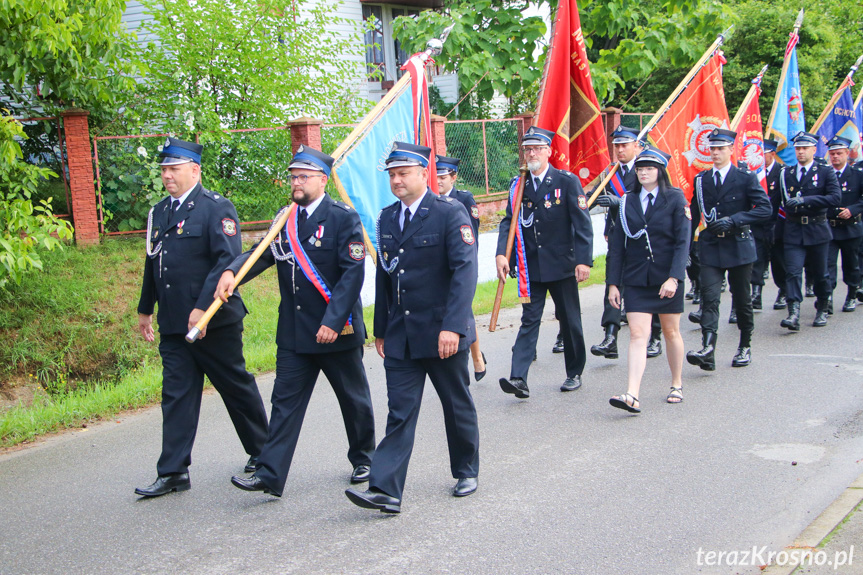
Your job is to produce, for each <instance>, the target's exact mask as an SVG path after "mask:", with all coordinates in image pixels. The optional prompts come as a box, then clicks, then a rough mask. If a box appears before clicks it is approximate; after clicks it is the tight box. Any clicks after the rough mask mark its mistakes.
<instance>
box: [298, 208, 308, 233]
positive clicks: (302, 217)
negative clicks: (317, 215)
mask: <svg viewBox="0 0 863 575" xmlns="http://www.w3.org/2000/svg"><path fill="white" fill-rule="evenodd" d="M307 217H308V216H307V215H306V210H305V209H304V208H300V215H299V216H298V217H297V231H299V229H300V228H301V227H303V224H304V223H306V218H307Z"/></svg>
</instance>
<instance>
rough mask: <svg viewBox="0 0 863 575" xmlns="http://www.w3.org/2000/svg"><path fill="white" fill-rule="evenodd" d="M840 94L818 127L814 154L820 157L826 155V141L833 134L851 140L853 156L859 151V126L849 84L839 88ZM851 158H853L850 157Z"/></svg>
mask: <svg viewBox="0 0 863 575" xmlns="http://www.w3.org/2000/svg"><path fill="white" fill-rule="evenodd" d="M841 90H842V95H841V96H839V99H838V100H836V103H835V104H834V105H833V109H832V110H831V111H830V114H828V115H827V118H826V119H825V120H824V123H823V124H821V127H820V128H818V148H817V150H816V152H815V154H816V155H817V156H818V157H820V158H825V157H827V142H829V141H830V140H831V139H832V138H833V136H841V137H843V138H848V139H849V140H851V150H852V153H853V154H855V156H854V157H855V158H856V157H859V152H860V127H859V125H858V119H857V118H856V114H855V113H854V98H853V97H852V95H851V86H848V87H843V88H841ZM852 160H853V158H852Z"/></svg>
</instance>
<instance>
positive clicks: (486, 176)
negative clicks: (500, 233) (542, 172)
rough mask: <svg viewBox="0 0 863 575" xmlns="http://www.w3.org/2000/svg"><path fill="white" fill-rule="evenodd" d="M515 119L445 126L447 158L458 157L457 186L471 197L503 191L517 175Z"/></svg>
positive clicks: (453, 123) (471, 121)
mask: <svg viewBox="0 0 863 575" xmlns="http://www.w3.org/2000/svg"><path fill="white" fill-rule="evenodd" d="M520 122H521V120H519V119H512V118H507V119H503V120H457V121H452V122H447V123H446V124H445V133H446V149H447V154H446V155H448V156H451V157H454V158H459V159H460V160H461V163H460V164H459V171H458V187H459V189H462V190H468V191H470V192H472V193H473V194H474V195H475V196H482V195H488V194H494V193H498V192H505V191H507V190H508V189H509V181H510V179H512V177H513V176H515V175H517V172H518V152H519V150H518V146H519V143H518V124H519V123H520Z"/></svg>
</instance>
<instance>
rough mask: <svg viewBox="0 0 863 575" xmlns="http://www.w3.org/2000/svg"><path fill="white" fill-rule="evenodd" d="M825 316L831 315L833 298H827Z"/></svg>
mask: <svg viewBox="0 0 863 575" xmlns="http://www.w3.org/2000/svg"><path fill="white" fill-rule="evenodd" d="M827 315H833V296H832V295H831V296H830V297H828V298H827Z"/></svg>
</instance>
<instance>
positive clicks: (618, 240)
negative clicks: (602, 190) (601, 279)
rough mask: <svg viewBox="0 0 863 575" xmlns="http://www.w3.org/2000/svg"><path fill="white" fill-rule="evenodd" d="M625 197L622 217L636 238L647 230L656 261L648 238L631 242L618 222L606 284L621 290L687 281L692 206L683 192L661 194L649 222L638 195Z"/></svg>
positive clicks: (610, 243) (611, 239) (609, 259)
mask: <svg viewBox="0 0 863 575" xmlns="http://www.w3.org/2000/svg"><path fill="white" fill-rule="evenodd" d="M625 197H626V212H625V214H623V215H624V216H625V217H626V223H627V226H628V227H629V231H630V233H631V234H633V235H635V234H637V233H638V232H639V230H641V229H643V228H646V229H647V232H648V234H647V235H649V237H650V247H651V249H652V250H653V258H652V259H651V255H650V254H651V250H649V249H648V248H647V239H648V238H647V235H643V236H641V237H640V238H638V239H637V240H633V239H632V238H628V237H627V236H626V234H625V233H624V231H623V226H622V225H621V224H620V221H619V220H618V221H617V223H616V224H615V225H614V228H613V230H612V234H611V237H610V238H609V241H608V258H606V262H607V263H606V269H607V273H606V281H605V283H607V284H608V285H615V286H618V287H619V286H622V285H631V286H645V287H646V286H658V285H662V284H663V283H664V282H665V280H667V279H668V278H672V277H673V278H677V279H678V280H679V281H681V282H682V281H683V280H684V279H685V278H686V260H687V258H688V257H689V237H690V229H691V226H690V223H689V218H690V217H691V216H690V214H689V204H688V202H687V201H686V196H684V195H683V191H682V190H680V189H679V188H669V189H667V190H665V191H664V192H662V193H660V194H658V195H657V196H656V199H655V200H654V201H653V207H652V208H651V209H650V213H649V214H648V215H647V216H648V217H647V218H646V219H645V217H644V211H643V210H642V208H641V199H640V198H639V195H638V194H636V193H635V192H627V193H626V194H625ZM618 212H619V210H618ZM618 217H619V216H618Z"/></svg>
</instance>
